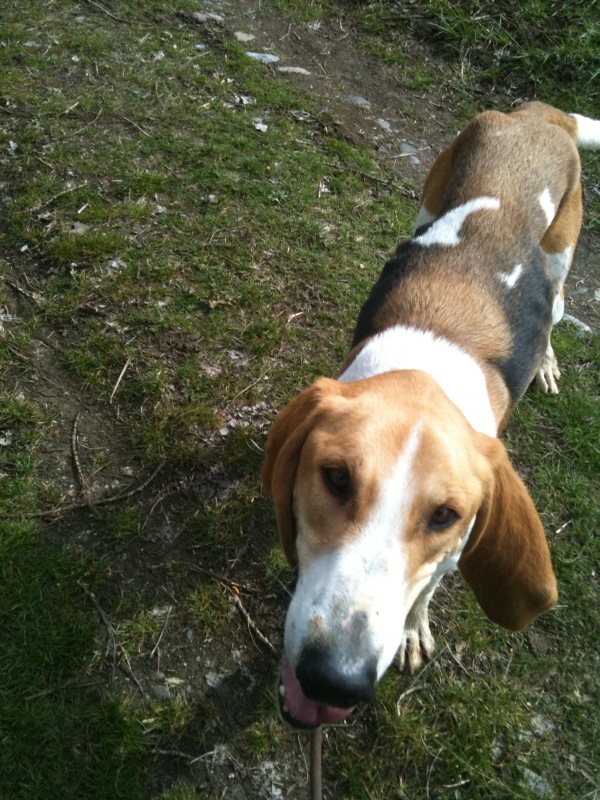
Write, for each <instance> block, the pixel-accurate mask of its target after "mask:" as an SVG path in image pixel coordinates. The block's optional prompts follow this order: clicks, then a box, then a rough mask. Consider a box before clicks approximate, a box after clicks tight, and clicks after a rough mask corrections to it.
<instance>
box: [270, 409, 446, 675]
mask: <svg viewBox="0 0 600 800" xmlns="http://www.w3.org/2000/svg"><path fill="white" fill-rule="evenodd" d="M420 438H421V430H420V424H417V425H416V426H415V427H414V428H413V430H412V431H411V434H410V436H409V437H408V440H407V442H406V446H405V448H404V450H403V451H402V453H401V454H400V455H399V457H398V458H397V460H396V463H395V464H394V465H393V467H392V469H391V471H390V473H389V474H388V475H387V476H385V477H384V478H383V479H382V481H381V485H380V488H379V494H378V497H377V500H376V501H375V504H374V507H373V509H372V512H371V513H370V514H369V516H368V518H367V520H366V522H365V523H364V524H363V526H362V528H361V530H360V531H359V532H358V533H357V535H355V536H354V538H353V539H352V541H351V542H340V546H339V547H338V548H337V549H335V550H333V551H331V552H328V553H324V554H322V555H317V556H314V557H313V556H312V554H311V553H310V552H309V551H308V548H307V545H306V539H305V538H304V537H303V535H302V533H303V526H305V525H306V523H305V520H304V519H303V518H302V510H301V509H299V510H298V519H297V524H298V557H299V566H300V575H299V579H298V584H297V587H296V591H295V594H294V596H293V598H292V602H291V604H290V607H289V609H288V614H287V618H286V624H285V650H286V654H287V657H288V659H289V661H290V663H291V664H292V666H293V667H294V668H295V667H296V665H297V663H298V660H299V658H300V655H301V653H302V651H303V650H304V648H305V647H306V646H307V645H308V644H310V643H320V644H325V645H327V646H328V647H330V648H332V649H333V650H334V652H335V651H337V652H338V653H339V656H340V659H341V660H342V661H343V660H344V659H347V657H348V653H349V652H352V653H357V650H360V651H361V652H362V654H363V655H370V656H373V657H374V658H376V659H377V677H378V678H379V677H380V676H381V675H382V674H383V672H385V670H386V669H387V667H388V666H389V665H390V663H391V662H392V660H393V658H394V655H395V653H396V650H397V649H398V646H399V644H400V640H401V637H402V631H403V626H404V620H405V618H406V614H407V613H408V611H409V610H410V607H411V605H412V603H413V602H414V600H415V597H416V595H417V594H418V592H419V591H420V590H421V589H422V588H423V586H424V585H425V583H426V582H427V580H428V579H429V577H430V576H429V574H427V576H425V575H423V576H419V581H418V585H417V586H415V585H413V584H414V580H413V579H412V578H411V576H409V575H408V573H407V558H406V553H405V551H404V549H403V545H402V541H401V533H402V530H403V528H404V527H405V526H406V522H407V519H408V514H409V512H410V507H411V501H412V495H413V479H412V477H411V473H412V469H413V462H414V458H415V453H416V452H417V449H418V446H419V442H420ZM434 569H435V565H434V564H433V565H432V570H431V571H433V570H434ZM350 641H351V642H352V644H353V645H354V646H352V647H348V643H349V642H350ZM356 645H359V647H357V646H356ZM347 666H348V667H350V666H351V665H350V664H348V665H347Z"/></svg>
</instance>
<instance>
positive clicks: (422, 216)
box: [415, 205, 436, 230]
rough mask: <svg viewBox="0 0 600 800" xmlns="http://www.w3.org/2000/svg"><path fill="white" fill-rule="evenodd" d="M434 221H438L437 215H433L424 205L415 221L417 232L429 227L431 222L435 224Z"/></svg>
mask: <svg viewBox="0 0 600 800" xmlns="http://www.w3.org/2000/svg"><path fill="white" fill-rule="evenodd" d="M434 219H436V216H435V214H432V213H431V211H428V210H427V208H425V205H422V206H421V208H420V209H419V213H418V214H417V219H416V220H415V230H418V229H419V228H420V227H422V226H423V225H428V224H429V223H430V222H433V221H434Z"/></svg>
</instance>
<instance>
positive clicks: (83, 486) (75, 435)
mask: <svg viewBox="0 0 600 800" xmlns="http://www.w3.org/2000/svg"><path fill="white" fill-rule="evenodd" d="M79 414H80V412H79V411H78V412H77V414H75V419H74V420H73V427H72V429H71V458H72V459H73V466H74V468H75V478H76V480H77V483H78V485H79V491H80V492H81V494H82V495H83V496H84V498H85V499H86V501H87V502H88V503H89V497H88V491H87V481H86V480H85V478H84V477H83V471H82V469H81V463H80V461H79V453H78V450H77V443H78V441H79V430H78V428H77V423H78V422H79ZM94 511H95V509H94Z"/></svg>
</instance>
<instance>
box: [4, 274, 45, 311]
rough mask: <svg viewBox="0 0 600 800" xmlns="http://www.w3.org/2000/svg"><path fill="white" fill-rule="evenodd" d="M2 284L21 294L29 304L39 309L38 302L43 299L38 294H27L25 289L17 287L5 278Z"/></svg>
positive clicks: (17, 285) (16, 284)
mask: <svg viewBox="0 0 600 800" xmlns="http://www.w3.org/2000/svg"><path fill="white" fill-rule="evenodd" d="M4 282H5V283H6V284H7V286H10V288H11V289H14V290H15V292H18V293H19V294H22V295H23V297H26V298H27V299H28V300H29V302H30V303H33V304H34V305H36V306H37V307H38V308H39V307H40V301H41V300H43V299H44V298H43V296H42V295H41V294H40V293H39V292H28V291H27V289H23V287H22V286H19V284H18V283H15V282H14V281H11V280H9V279H8V278H5V279H4Z"/></svg>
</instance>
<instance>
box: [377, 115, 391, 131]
mask: <svg viewBox="0 0 600 800" xmlns="http://www.w3.org/2000/svg"><path fill="white" fill-rule="evenodd" d="M377 124H378V125H379V127H380V128H383V130H384V131H387V133H391V132H392V126H391V125H390V123H389V122H388V121H387V119H383V118H382V117H380V118H379V119H378V120H377Z"/></svg>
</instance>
